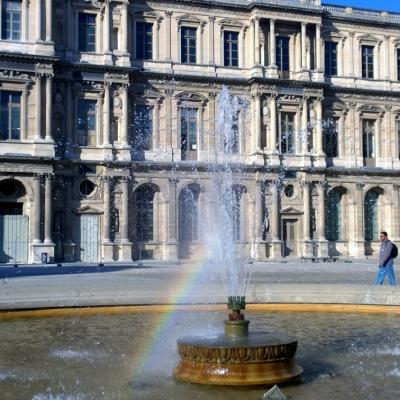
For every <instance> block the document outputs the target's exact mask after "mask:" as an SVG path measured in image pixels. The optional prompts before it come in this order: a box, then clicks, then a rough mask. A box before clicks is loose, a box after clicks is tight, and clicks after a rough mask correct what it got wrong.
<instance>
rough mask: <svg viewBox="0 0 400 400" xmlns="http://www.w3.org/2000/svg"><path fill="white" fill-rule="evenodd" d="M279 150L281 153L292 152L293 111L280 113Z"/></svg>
mask: <svg viewBox="0 0 400 400" xmlns="http://www.w3.org/2000/svg"><path fill="white" fill-rule="evenodd" d="M279 152H280V153H281V154H293V153H294V113H288V112H283V113H281V124H280V132H279Z"/></svg>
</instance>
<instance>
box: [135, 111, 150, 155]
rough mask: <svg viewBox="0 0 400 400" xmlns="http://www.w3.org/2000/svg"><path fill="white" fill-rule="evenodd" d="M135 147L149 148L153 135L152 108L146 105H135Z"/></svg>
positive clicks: (140, 148)
mask: <svg viewBox="0 0 400 400" xmlns="http://www.w3.org/2000/svg"><path fill="white" fill-rule="evenodd" d="M134 125H135V148H136V149H137V150H150V148H151V140H152V136H153V110H152V108H151V107H149V106H146V105H139V104H138V105H136V107H135V120H134Z"/></svg>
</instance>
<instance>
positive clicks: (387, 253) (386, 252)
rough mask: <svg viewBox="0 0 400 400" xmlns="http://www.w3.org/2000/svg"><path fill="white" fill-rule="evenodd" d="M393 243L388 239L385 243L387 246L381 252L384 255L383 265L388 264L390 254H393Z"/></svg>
mask: <svg viewBox="0 0 400 400" xmlns="http://www.w3.org/2000/svg"><path fill="white" fill-rule="evenodd" d="M392 249H393V243H392V242H391V241H388V242H387V243H386V245H385V248H384V250H383V252H382V254H381V257H382V267H384V266H385V265H386V263H387V262H388V261H389V260H390V258H391V257H390V256H391V255H392Z"/></svg>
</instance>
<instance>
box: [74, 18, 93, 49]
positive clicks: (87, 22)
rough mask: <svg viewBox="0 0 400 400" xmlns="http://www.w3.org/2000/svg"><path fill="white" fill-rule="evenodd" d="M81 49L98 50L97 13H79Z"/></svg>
mask: <svg viewBox="0 0 400 400" xmlns="http://www.w3.org/2000/svg"><path fill="white" fill-rule="evenodd" d="M78 22H79V33H78V36H79V51H85V52H91V53H94V52H96V15H95V14H88V13H79V16H78Z"/></svg>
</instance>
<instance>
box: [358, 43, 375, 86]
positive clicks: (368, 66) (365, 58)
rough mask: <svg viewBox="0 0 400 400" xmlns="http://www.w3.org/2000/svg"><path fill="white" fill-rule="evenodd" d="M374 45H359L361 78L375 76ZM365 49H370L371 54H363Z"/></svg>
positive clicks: (372, 77)
mask: <svg viewBox="0 0 400 400" xmlns="http://www.w3.org/2000/svg"><path fill="white" fill-rule="evenodd" d="M375 47H376V46H375V45H373V44H362V45H361V77H362V78H363V79H374V78H375ZM366 50H368V51H371V54H364V53H366ZM371 57H372V62H371Z"/></svg>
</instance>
